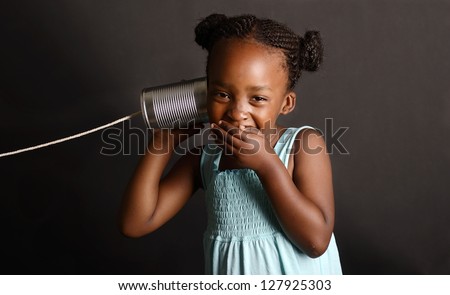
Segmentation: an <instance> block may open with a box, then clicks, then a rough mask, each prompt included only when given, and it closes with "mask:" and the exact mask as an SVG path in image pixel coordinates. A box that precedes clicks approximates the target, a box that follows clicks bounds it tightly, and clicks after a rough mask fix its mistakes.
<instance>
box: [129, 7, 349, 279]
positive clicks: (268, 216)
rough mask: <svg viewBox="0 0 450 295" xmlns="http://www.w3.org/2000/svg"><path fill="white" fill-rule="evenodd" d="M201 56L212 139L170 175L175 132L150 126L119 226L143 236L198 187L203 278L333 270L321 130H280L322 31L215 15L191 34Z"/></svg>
mask: <svg viewBox="0 0 450 295" xmlns="http://www.w3.org/2000/svg"><path fill="white" fill-rule="evenodd" d="M195 33H196V38H195V41H196V42H197V43H198V44H199V45H200V46H201V47H203V48H204V49H206V50H207V51H208V58H207V69H206V72H207V80H208V115H209V120H210V123H211V134H212V135H214V137H215V141H214V142H211V143H209V144H207V145H205V146H204V147H203V150H202V153H201V155H196V154H193V153H188V154H187V155H185V156H183V157H181V158H180V160H178V161H177V163H176V164H175V165H174V167H173V168H172V169H171V170H170V171H169V172H168V174H167V175H166V176H165V177H162V175H163V171H164V169H165V168H166V165H167V163H168V162H169V160H170V158H171V156H172V154H173V149H174V148H175V147H176V146H177V145H178V143H179V142H180V138H181V137H182V136H186V135H192V134H193V131H189V132H186V131H185V130H182V129H178V130H170V131H169V130H157V131H155V133H154V136H153V137H152V141H151V142H150V144H149V148H148V151H147V154H146V155H145V156H144V157H143V158H142V160H141V162H140V164H139V166H138V168H137V170H136V172H135V175H134V176H133V178H132V180H131V182H130V184H129V187H128V190H127V192H126V194H125V197H124V203H123V212H122V218H121V226H122V231H123V233H124V234H125V235H127V236H130V237H139V236H143V235H145V234H148V233H150V232H152V231H154V230H156V229H157V228H159V227H160V226H162V225H163V224H164V223H166V222H167V221H168V220H169V219H170V218H172V217H173V216H174V215H175V214H176V213H177V212H178V211H179V210H180V209H181V208H182V207H183V205H184V204H185V203H186V202H187V201H188V199H189V198H190V196H191V195H192V194H193V193H194V192H195V191H196V190H197V189H199V188H202V189H204V190H205V197H206V203H207V210H208V226H207V229H206V232H205V235H204V252H205V271H206V273H207V274H340V273H341V267H340V262H339V254H338V250H337V247H336V243H335V240H334V236H333V227H334V200H333V188H332V176H331V166H330V161H329V158H328V155H327V153H326V147H325V143H324V141H323V138H322V137H321V135H320V133H319V132H317V131H316V130H314V129H313V128H311V127H307V126H305V127H302V128H287V129H286V128H283V127H281V126H280V125H278V124H277V119H278V116H279V115H280V114H282V115H285V114H288V113H290V112H291V111H292V110H293V109H294V107H295V101H296V94H295V93H294V92H293V89H294V86H295V85H296V82H297V80H298V78H299V76H300V73H301V71H302V70H307V71H315V70H317V68H318V66H319V64H320V62H321V60H322V52H323V50H322V43H321V39H320V35H319V33H318V32H312V31H309V32H307V33H306V34H305V36H304V37H299V36H297V35H296V34H294V33H293V32H292V31H291V30H290V29H288V28H287V27H286V26H284V25H282V24H279V23H277V22H275V21H272V20H268V19H258V18H256V17H254V16H252V15H243V16H238V17H229V18H228V17H226V16H224V15H218V14H213V15H210V16H208V17H207V18H205V19H204V20H202V21H201V22H200V23H199V24H198V25H197V27H196V29H195Z"/></svg>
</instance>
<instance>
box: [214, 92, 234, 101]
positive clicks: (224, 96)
mask: <svg viewBox="0 0 450 295" xmlns="http://www.w3.org/2000/svg"><path fill="white" fill-rule="evenodd" d="M214 96H215V97H216V98H217V99H220V100H229V99H230V96H229V95H228V94H226V93H225V92H217V93H215V94H214Z"/></svg>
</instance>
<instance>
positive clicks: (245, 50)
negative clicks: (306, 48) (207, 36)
mask: <svg viewBox="0 0 450 295" xmlns="http://www.w3.org/2000/svg"><path fill="white" fill-rule="evenodd" d="M258 60H261V61H264V62H266V63H267V65H271V66H276V67H277V68H279V67H284V64H285V58H284V54H283V52H282V51H281V50H280V49H277V48H273V47H270V46H267V45H264V44H261V43H259V42H257V41H256V40H254V39H252V38H250V39H238V38H230V39H221V40H218V41H217V42H216V44H215V45H214V47H213V48H212V50H211V52H210V56H209V64H213V65H214V64H220V65H221V66H223V64H224V63H226V64H230V63H233V62H234V63H240V64H242V63H250V62H252V61H258Z"/></svg>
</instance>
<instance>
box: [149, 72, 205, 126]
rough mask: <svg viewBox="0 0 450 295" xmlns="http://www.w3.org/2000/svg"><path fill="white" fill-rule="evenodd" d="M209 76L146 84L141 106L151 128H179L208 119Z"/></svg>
mask: <svg viewBox="0 0 450 295" xmlns="http://www.w3.org/2000/svg"><path fill="white" fill-rule="evenodd" d="M206 87H207V83H206V78H198V79H193V80H187V81H182V82H178V83H173V84H168V85H163V86H156V87H150V88H145V89H144V90H142V93H141V108H142V115H143V116H144V121H145V123H146V124H147V127H148V128H179V127H184V126H187V125H188V123H192V122H195V123H204V122H207V121H208V113H207V110H206V95H207V89H206Z"/></svg>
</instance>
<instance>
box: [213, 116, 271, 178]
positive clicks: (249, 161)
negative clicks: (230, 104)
mask: <svg viewBox="0 0 450 295" xmlns="http://www.w3.org/2000/svg"><path fill="white" fill-rule="evenodd" d="M211 128H212V131H213V132H214V134H216V136H217V140H216V142H217V143H218V144H219V145H220V146H221V147H222V148H223V153H224V154H225V155H227V156H231V157H232V158H233V159H235V160H236V164H237V165H238V166H239V168H249V169H253V170H255V171H258V170H260V169H263V167H264V166H265V165H266V164H267V163H268V161H272V160H273V159H276V158H277V157H276V154H275V151H274V150H273V148H272V146H271V144H270V140H269V138H268V137H267V136H266V135H265V134H264V133H263V132H261V130H259V129H257V128H245V127H244V126H240V127H239V128H238V127H236V126H234V125H232V124H230V123H228V122H226V121H220V122H219V125H217V124H214V123H213V124H211ZM274 156H275V157H274Z"/></svg>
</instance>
